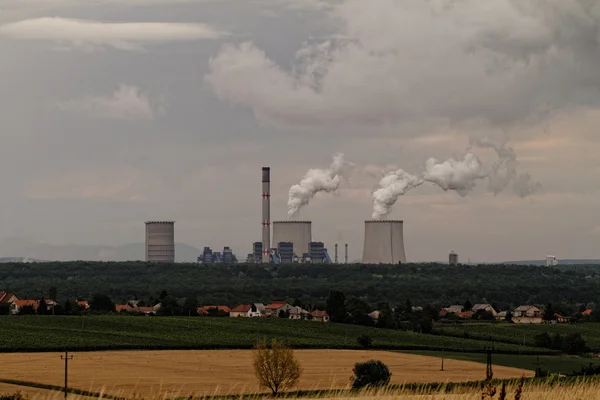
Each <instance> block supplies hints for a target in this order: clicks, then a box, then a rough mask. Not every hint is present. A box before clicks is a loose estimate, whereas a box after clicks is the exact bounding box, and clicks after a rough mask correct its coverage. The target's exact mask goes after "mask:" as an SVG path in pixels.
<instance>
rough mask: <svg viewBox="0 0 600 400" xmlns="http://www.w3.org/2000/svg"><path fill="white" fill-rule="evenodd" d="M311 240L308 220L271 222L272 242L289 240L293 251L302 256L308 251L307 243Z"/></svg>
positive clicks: (273, 245)
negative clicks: (292, 245)
mask: <svg viewBox="0 0 600 400" xmlns="http://www.w3.org/2000/svg"><path fill="white" fill-rule="evenodd" d="M311 241H312V235H311V222H310V221H275V222H273V244H272V246H271V247H272V248H274V249H275V248H277V243H281V242H290V243H293V244H294V253H295V254H296V255H297V256H298V257H302V255H303V254H304V253H308V244H309V243H310V242H311Z"/></svg>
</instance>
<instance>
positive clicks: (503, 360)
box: [402, 350, 600, 374]
mask: <svg viewBox="0 0 600 400" xmlns="http://www.w3.org/2000/svg"><path fill="white" fill-rule="evenodd" d="M402 352H403V353H407V354H420V355H425V356H431V357H444V358H445V359H453V360H464V361H473V362H479V363H485V362H486V355H485V354H481V353H460V352H448V351H428V350H420V351H419V350H416V351H410V350H404V351H402ZM492 362H493V364H494V365H502V366H505V367H513V368H522V369H529V370H532V371H535V369H536V368H537V367H538V365H539V367H541V368H542V369H543V370H545V371H548V372H550V373H555V374H570V373H572V372H573V371H579V370H580V368H581V367H583V366H587V365H589V364H590V363H592V364H594V365H600V360H599V359H593V358H588V357H578V356H569V355H556V356H544V355H542V356H532V355H521V356H520V355H518V354H494V355H493V356H492Z"/></svg>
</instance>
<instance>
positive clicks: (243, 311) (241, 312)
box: [229, 304, 252, 318]
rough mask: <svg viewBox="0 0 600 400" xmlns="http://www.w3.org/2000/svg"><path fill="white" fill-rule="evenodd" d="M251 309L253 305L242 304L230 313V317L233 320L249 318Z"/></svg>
mask: <svg viewBox="0 0 600 400" xmlns="http://www.w3.org/2000/svg"><path fill="white" fill-rule="evenodd" d="M251 308H252V304H240V305H239V306H237V307H234V308H233V309H232V310H231V311H229V316H230V317H233V318H238V317H247V316H248V312H249V311H250V309H251Z"/></svg>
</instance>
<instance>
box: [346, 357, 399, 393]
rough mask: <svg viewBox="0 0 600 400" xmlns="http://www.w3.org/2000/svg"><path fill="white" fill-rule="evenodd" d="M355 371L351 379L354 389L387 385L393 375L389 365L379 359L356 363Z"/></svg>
mask: <svg viewBox="0 0 600 400" xmlns="http://www.w3.org/2000/svg"><path fill="white" fill-rule="evenodd" d="M353 373H354V375H353V376H352V378H351V379H350V381H351V382H352V388H353V389H360V388H365V387H380V386H385V385H387V384H389V383H390V379H391V377H392V373H391V372H390V370H389V368H388V367H387V365H385V364H384V363H382V362H381V361H378V360H377V361H375V360H369V361H367V362H362V363H356V364H354V369H353Z"/></svg>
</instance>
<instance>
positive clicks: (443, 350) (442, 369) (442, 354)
mask: <svg viewBox="0 0 600 400" xmlns="http://www.w3.org/2000/svg"><path fill="white" fill-rule="evenodd" d="M443 370H444V350H443V349H442V371H443Z"/></svg>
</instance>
